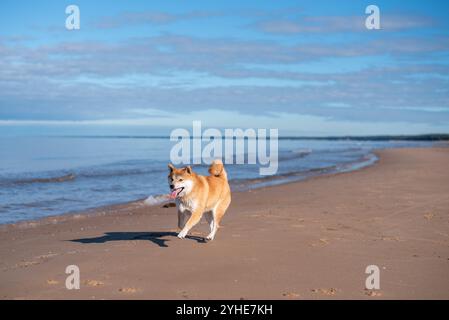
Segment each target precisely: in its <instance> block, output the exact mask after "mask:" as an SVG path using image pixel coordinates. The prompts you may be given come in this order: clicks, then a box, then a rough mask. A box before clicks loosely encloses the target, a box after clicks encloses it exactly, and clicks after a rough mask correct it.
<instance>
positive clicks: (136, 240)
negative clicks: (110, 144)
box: [0, 148, 449, 299]
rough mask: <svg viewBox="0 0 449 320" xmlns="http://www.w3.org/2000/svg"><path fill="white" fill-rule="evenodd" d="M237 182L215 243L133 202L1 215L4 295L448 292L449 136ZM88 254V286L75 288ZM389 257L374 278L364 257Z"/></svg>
mask: <svg viewBox="0 0 449 320" xmlns="http://www.w3.org/2000/svg"><path fill="white" fill-rule="evenodd" d="M378 155H379V157H380V160H379V161H378V162H377V163H376V164H375V165H373V166H371V167H368V168H365V169H362V170H360V171H356V172H349V173H341V174H334V175H327V176H322V177H316V178H313V179H310V180H308V181H303V182H296V183H290V184H286V185H281V186H273V187H266V188H262V189H258V190H255V191H254V190H253V191H248V192H241V193H234V194H233V202H232V204H231V207H230V209H229V211H228V212H227V214H226V215H225V218H224V219H223V221H222V228H221V229H220V230H219V231H218V234H217V237H216V239H215V240H214V241H213V242H209V243H206V242H204V241H203V238H202V237H203V236H205V235H207V225H206V223H205V222H204V221H202V223H201V224H200V225H198V226H197V227H196V228H195V229H194V230H193V233H192V236H191V237H190V238H188V239H184V240H180V239H178V238H177V237H176V220H177V217H176V208H173V207H169V208H164V207H161V206H154V207H150V206H146V205H144V203H143V202H134V203H129V204H124V205H119V206H114V207H108V208H102V209H97V210H94V211H92V212H90V213H89V214H80V215H70V216H64V217H56V218H46V219H43V220H41V221H39V222H35V223H33V222H31V223H30V222H28V223H19V224H16V225H3V226H1V227H0V257H1V259H0V297H1V298H2V299H242V298H243V299H323V298H325V299H329V298H330V299H430V298H435V299H449V276H448V274H449V166H448V164H449V148H427V149H390V150H383V151H379V152H378ZM68 265H77V266H78V267H79V269H80V273H81V288H80V290H67V289H66V287H65V279H66V277H67V275H66V274H65V269H66V267H67V266H68ZM368 265H377V266H378V267H379V268H380V290H366V289H365V279H366V277H367V276H368V275H367V274H365V268H366V267H367V266H368Z"/></svg>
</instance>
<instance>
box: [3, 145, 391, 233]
mask: <svg viewBox="0 0 449 320" xmlns="http://www.w3.org/2000/svg"><path fill="white" fill-rule="evenodd" d="M382 150H383V149H375V150H372V151H371V152H370V153H368V155H372V156H374V159H362V160H359V161H355V162H353V163H350V164H349V165H348V164H347V165H348V166H349V167H350V169H347V170H337V169H336V168H333V169H329V168H319V169H313V170H310V171H311V172H307V173H310V175H308V176H307V175H305V176H303V177H301V178H297V179H293V180H291V181H288V180H282V179H283V178H282V176H280V175H279V176H278V175H274V176H273V177H268V178H258V179H246V180H244V181H243V183H248V182H249V181H258V180H262V182H253V183H251V184H249V183H248V185H247V188H246V189H243V190H236V191H232V193H233V194H235V193H244V192H248V191H251V190H257V189H264V188H271V187H276V186H281V185H288V184H291V183H300V182H304V181H308V180H312V179H316V178H319V177H325V176H333V175H339V174H344V173H350V172H355V171H360V170H364V169H366V168H369V167H372V166H375V165H376V163H378V162H379V158H380V157H379V154H378V152H380V151H382ZM360 164H361V166H360V167H358V165H360ZM322 170H326V171H329V172H325V173H318V174H314V172H315V171H317V172H318V171H322ZM333 170H335V171H333ZM312 172H313V173H312ZM303 173H304V174H305V173H306V172H303ZM284 179H285V178H284ZM271 180H273V181H276V180H281V181H282V182H279V183H273V184H269V183H270V182H271ZM265 181H267V185H263V183H264V182H265ZM258 184H262V185H260V186H258ZM248 186H252V187H248ZM161 196H163V195H154V196H153V195H150V196H148V197H146V198H141V199H137V200H131V201H127V202H123V203H116V204H109V205H104V206H99V207H92V208H88V209H84V210H76V211H72V212H66V213H60V214H55V215H50V216H44V217H39V218H36V219H29V220H19V221H16V222H10V223H2V224H0V232H2V231H4V230H9V229H15V228H18V229H27V228H35V227H38V226H41V225H47V224H58V223H61V222H67V221H71V220H77V219H84V218H89V217H96V216H104V215H105V214H107V212H109V214H111V213H117V211H121V210H123V209H125V210H127V209H129V207H134V208H139V207H155V206H156V207H157V206H162V205H164V203H169V202H170V201H166V202H164V201H162V202H160V203H154V204H148V203H146V202H145V201H146V200H147V199H148V198H149V197H154V198H156V197H161Z"/></svg>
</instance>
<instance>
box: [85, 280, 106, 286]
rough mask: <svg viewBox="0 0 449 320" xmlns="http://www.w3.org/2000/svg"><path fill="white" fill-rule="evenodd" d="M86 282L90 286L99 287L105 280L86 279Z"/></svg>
mask: <svg viewBox="0 0 449 320" xmlns="http://www.w3.org/2000/svg"><path fill="white" fill-rule="evenodd" d="M84 284H85V285H87V286H89V287H99V286H102V285H104V282H102V281H98V280H86V281H84Z"/></svg>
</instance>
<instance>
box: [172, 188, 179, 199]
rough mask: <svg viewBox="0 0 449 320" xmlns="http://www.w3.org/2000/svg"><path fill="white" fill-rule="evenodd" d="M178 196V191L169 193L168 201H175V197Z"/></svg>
mask: <svg viewBox="0 0 449 320" xmlns="http://www.w3.org/2000/svg"><path fill="white" fill-rule="evenodd" d="M177 195H178V190H177V189H175V190H173V191H172V192H171V193H170V199H176V196H177Z"/></svg>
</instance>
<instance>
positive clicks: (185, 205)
mask: <svg viewBox="0 0 449 320" xmlns="http://www.w3.org/2000/svg"><path fill="white" fill-rule="evenodd" d="M176 205H177V206H178V210H179V211H181V212H184V211H190V212H193V211H195V210H196V202H195V201H192V200H183V201H181V200H179V199H176Z"/></svg>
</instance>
